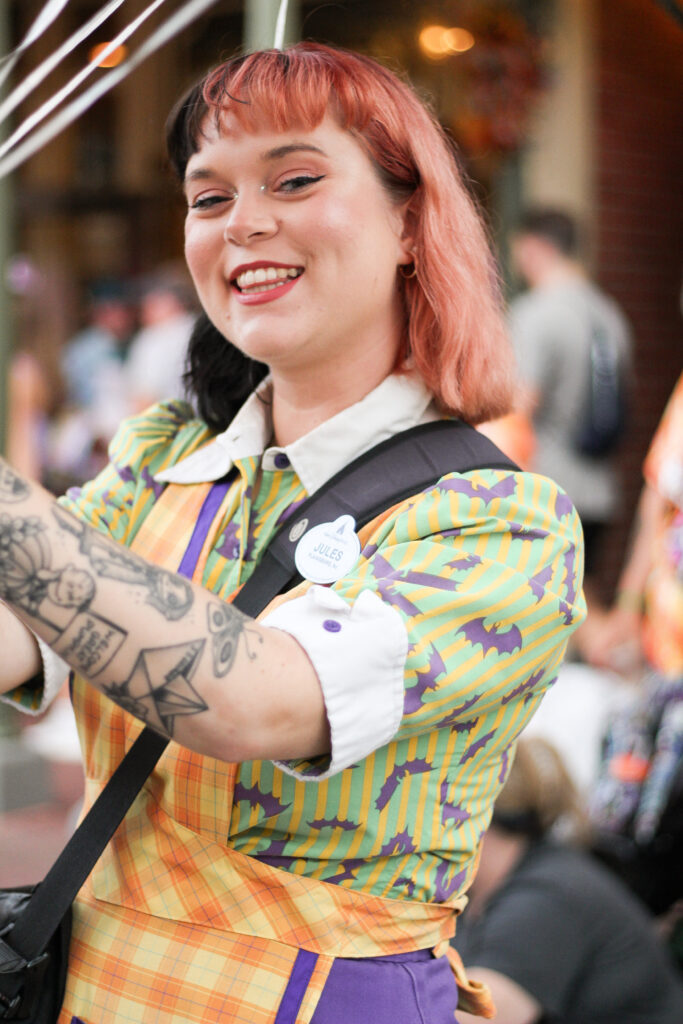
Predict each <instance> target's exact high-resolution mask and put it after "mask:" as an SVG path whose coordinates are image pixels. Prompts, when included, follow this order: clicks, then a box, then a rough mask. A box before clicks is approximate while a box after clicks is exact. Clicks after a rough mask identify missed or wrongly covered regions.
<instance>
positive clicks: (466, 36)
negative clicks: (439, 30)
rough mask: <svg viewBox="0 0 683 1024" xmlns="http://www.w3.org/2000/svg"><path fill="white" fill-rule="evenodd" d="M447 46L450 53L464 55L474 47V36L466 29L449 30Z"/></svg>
mask: <svg viewBox="0 0 683 1024" xmlns="http://www.w3.org/2000/svg"><path fill="white" fill-rule="evenodd" d="M446 45H447V47H448V52H449V53H464V52H465V50H471V49H472V47H473V46H474V36H473V35H472V33H471V32H468V31H467V29H466V28H448V29H446Z"/></svg>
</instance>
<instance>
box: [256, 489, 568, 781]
mask: <svg viewBox="0 0 683 1024" xmlns="http://www.w3.org/2000/svg"><path fill="white" fill-rule="evenodd" d="M363 541H364V546H363V550H362V552H361V558H360V561H359V562H358V564H357V566H356V568H355V569H354V571H353V572H352V573H351V574H349V575H348V576H345V577H344V578H343V579H341V580H339V581H338V582H337V583H335V584H333V586H332V587H331V588H330V589H329V591H328V594H327V596H326V597H325V598H324V599H323V598H322V597H321V593H324V588H314V590H313V592H312V593H311V592H309V594H308V595H307V596H306V597H297V598H295V599H294V600H293V601H291V602H290V603H289V604H290V606H289V608H288V607H287V603H284V604H283V605H280V606H279V607H278V608H277V609H276V610H275V612H274V613H272V614H271V616H267V617H266V618H265V619H264V622H265V623H266V624H268V625H273V626H277V628H283V629H285V630H286V631H288V632H290V633H291V634H292V635H294V636H295V637H296V639H297V640H298V642H299V643H300V644H301V646H302V647H303V648H304V649H305V650H306V651H307V653H308V654H309V656H310V657H311V660H312V662H313V664H314V666H315V668H316V671H317V672H318V676H319V679H320V682H321V687H322V690H323V694H324V697H325V701H326V706H327V711H328V717H329V721H330V729H331V736H332V753H331V755H330V757H328V758H326V759H325V758H317V759H314V760H310V761H307V760H304V761H297V762H286V763H285V764H284V765H282V766H281V767H283V768H284V770H286V771H290V772H292V773H294V774H296V775H297V776H298V777H302V778H306V779H316V778H318V779H321V778H326V777H328V776H329V775H330V774H333V773H334V771H335V770H340V769H341V768H342V767H346V762H347V761H348V758H349V757H351V759H352V760H355V759H357V758H358V757H359V756H367V755H368V754H369V753H371V752H372V750H375V749H378V747H379V746H381V745H383V744H384V743H386V742H387V741H388V740H393V739H405V738H410V737H411V736H419V735H423V734H425V733H428V732H431V731H432V730H438V729H442V728H446V727H450V728H455V729H458V728H459V727H463V728H464V727H465V725H467V726H468V727H469V726H471V725H472V723H473V722H476V721H477V720H482V721H484V720H487V721H490V716H491V713H492V712H496V710H497V709H500V710H501V715H504V713H505V709H506V706H510V707H514V706H519V705H520V704H526V703H527V702H532V701H533V700H534V699H539V696H540V694H542V693H543V692H544V691H545V689H546V688H547V687H548V686H549V685H550V683H551V682H552V681H553V680H554V678H555V676H556V673H557V669H558V667H559V664H560V662H561V659H562V655H563V653H564V649H565V647H566V642H567V639H568V637H569V635H570V633H571V631H572V630H573V629H574V628H576V626H577V625H578V624H579V623H580V622H581V621H582V619H583V617H584V614H585V607H584V603H583V597H582V594H581V580H582V573H583V558H582V543H581V527H580V523H579V520H578V517H577V515H576V512H575V510H574V508H573V506H572V504H571V502H570V501H569V499H568V498H567V496H566V495H565V494H564V492H562V491H561V490H560V489H559V488H558V487H557V486H556V485H555V484H554V483H553V482H552V481H550V480H548V479H546V478H544V477H539V476H535V475H532V474H524V473H517V474H511V473H504V472H501V471H494V470H482V471H478V472H475V473H469V474H465V475H460V474H452V475H449V476H448V477H444V478H443V479H442V480H440V481H439V483H438V485H437V486H436V487H435V488H432V489H430V490H429V491H427V492H425V493H424V494H421V495H419V496H417V497H416V498H414V499H411V500H410V501H408V502H405V503H403V504H402V505H401V506H400V507H399V510H398V511H397V512H396V514H393V515H391V516H388V517H386V518H385V519H384V520H383V521H382V522H381V523H379V524H378V525H377V526H376V528H375V529H374V530H372V532H370V534H369V535H368V534H367V533H365V534H364V535H363ZM340 599H341V601H343V603H344V604H346V605H347V606H348V608H350V609H352V610H355V613H351V614H349V613H345V614H343V615H342V614H341V612H340V609H341V608H342V607H343V605H340V604H339V603H338V602H339V600H340ZM361 601H362V603H361ZM333 602H337V603H333ZM391 613H393V614H391ZM326 622H327V623H328V624H327V626H326V625H325V623H326ZM399 625H400V626H402V629H399ZM400 662H402V667H401V668H400V670H399V663H400ZM399 674H400V686H399ZM531 706H532V707H533V705H531ZM367 716H372V721H371V722H367V721H366V718H367ZM394 724H395V728H394ZM392 729H393V733H392V731H391V730H392ZM485 739H486V737H481V740H482V742H483V741H484V740H485ZM348 763H350V762H348Z"/></svg>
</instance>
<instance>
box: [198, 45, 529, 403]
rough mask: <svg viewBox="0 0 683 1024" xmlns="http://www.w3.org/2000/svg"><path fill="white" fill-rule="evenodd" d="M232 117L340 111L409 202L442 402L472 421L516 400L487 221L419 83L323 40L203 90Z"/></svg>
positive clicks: (274, 120) (416, 312) (226, 73)
mask: <svg viewBox="0 0 683 1024" xmlns="http://www.w3.org/2000/svg"><path fill="white" fill-rule="evenodd" d="M201 96H202V99H203V102H204V103H206V104H208V106H209V107H210V108H213V109H214V111H215V113H216V118H217V120H218V122H219V123H220V117H221V113H222V112H223V111H226V110H228V109H229V111H230V113H231V114H232V115H234V116H235V117H236V118H237V120H238V122H239V123H240V125H241V126H242V127H243V128H246V129H253V128H254V127H255V126H256V125H257V124H262V123H264V122H265V123H267V124H269V125H270V126H272V127H273V128H274V129H275V130H276V131H282V130H285V129H289V128H291V127H295V126H296V127H299V126H300V127H302V128H313V127H315V126H316V125H318V124H319V123H320V122H321V121H322V119H323V118H324V117H325V115H326V114H327V113H328V111H332V113H333V114H334V115H335V116H336V118H337V119H338V121H339V124H340V125H341V127H343V128H344V129H346V130H347V131H350V132H352V133H353V134H354V136H356V137H357V139H358V141H359V142H360V143H361V144H362V145H363V146H364V147H365V149H366V152H367V153H368V155H369V157H370V159H371V160H372V162H373V164H374V165H375V167H376V169H377V172H378V174H379V176H380V179H381V181H382V182H383V184H384V185H385V187H386V189H387V191H388V193H389V194H390V195H391V196H392V197H393V198H394V199H395V201H397V202H401V203H404V202H406V201H408V215H407V216H408V230H409V233H410V234H411V236H412V237H413V239H414V243H413V254H414V264H415V271H416V273H415V276H414V277H412V278H408V279H407V280H401V286H402V288H403V295H404V301H405V308H406V335H405V345H404V351H403V352H402V353H401V356H400V365H403V366H405V365H406V364H407V362H408V360H409V364H410V365H412V366H414V367H415V369H416V370H417V372H418V373H419V374H420V376H421V377H422V379H423V380H424V382H425V384H426V385H427V387H428V388H429V389H430V390H431V391H432V393H433V394H434V395H435V397H436V399H437V401H438V402H439V404H440V405H441V407H442V408H443V409H444V410H446V411H448V412H451V413H453V414H455V415H457V416H460V417H462V418H463V419H465V420H467V421H468V422H470V423H479V422H482V421H484V420H488V419H494V418H496V417H498V416H501V415H502V414H504V413H505V412H507V411H508V410H509V408H510V405H511V397H512V389H513V387H514V381H515V371H514V359H513V356H512V351H511V348H510V344H509V341H508V337H507V333H506V329H505V323H504V318H503V312H502V301H501V297H500V290H499V286H498V278H497V273H496V270H495V264H494V260H493V257H492V255H491V250H490V247H489V244H488V240H487V236H486V231H485V229H484V226H483V223H482V219H481V217H480V215H479V213H478V212H477V210H476V208H475V205H474V203H473V201H472V198H471V196H470V195H469V193H468V191H467V189H466V187H465V185H464V183H463V180H462V176H461V173H460V171H459V169H458V166H457V163H456V160H455V157H454V154H453V151H452V147H451V145H450V143H449V142H448V140H447V138H446V136H445V134H444V132H443V130H442V129H441V127H440V125H439V124H438V122H437V121H436V119H435V118H434V116H433V115H432V114H431V113H430V112H429V111H428V110H427V109H426V107H425V106H424V104H423V103H422V102H421V101H420V100H419V99H418V97H417V96H416V94H415V93H414V91H413V90H412V88H411V87H410V86H409V85H407V84H405V83H404V82H403V81H401V79H399V78H398V77H397V76H396V75H395V74H393V73H392V72H390V71H389V70H387V69H386V68H384V67H382V65H381V64H378V63H377V62H376V61H374V60H372V59H371V58H369V57H365V56H362V55H360V54H355V53H350V52H348V51H344V50H338V49H334V48H332V47H329V46H324V45H322V44H318V43H297V44H296V45H294V46H292V47H289V48H288V49H287V50H285V51H278V50H266V51H260V52H257V53H252V54H247V55H246V56H241V57H237V58H234V59H233V60H231V61H228V62H226V63H225V64H222V65H221V66H220V67H218V68H217V69H216V70H214V71H213V72H211V73H210V74H209V75H208V76H207V78H206V79H205V81H204V85H203V90H202V92H201Z"/></svg>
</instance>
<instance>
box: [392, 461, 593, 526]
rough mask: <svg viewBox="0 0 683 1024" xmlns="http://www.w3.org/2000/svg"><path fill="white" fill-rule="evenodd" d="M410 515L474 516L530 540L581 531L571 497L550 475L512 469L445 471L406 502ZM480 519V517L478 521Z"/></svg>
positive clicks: (465, 519)
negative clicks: (495, 523)
mask: <svg viewBox="0 0 683 1024" xmlns="http://www.w3.org/2000/svg"><path fill="white" fill-rule="evenodd" d="M410 510H411V512H412V515H413V517H414V516H415V514H416V513H419V512H421V513H424V515H425V516H428V517H429V519H430V521H432V522H434V517H435V514H436V516H437V519H438V520H441V519H442V518H444V519H445V520H446V521H448V520H455V521H456V522H457V523H458V524H459V525H461V526H462V525H464V524H465V523H467V522H471V521H473V520H476V521H477V522H478V523H479V524H480V525H485V526H486V527H487V528H489V529H490V528H492V527H493V525H494V520H495V521H497V526H496V527H495V528H496V530H497V531H500V530H501V529H509V530H510V531H511V532H512V533H513V535H517V536H519V537H522V538H527V539H529V540H533V539H542V538H543V537H546V536H547V535H548V533H549V532H552V533H557V532H560V533H562V534H572V535H574V536H575V537H576V538H577V539H578V538H580V535H581V526H580V521H579V517H578V515H577V512H576V509H575V507H574V504H573V502H572V500H571V498H570V497H569V496H568V495H567V493H566V492H565V491H564V490H563V489H562V488H561V487H560V485H559V484H557V483H556V482H555V481H554V480H551V479H550V478H549V477H546V476H541V475H539V474H538V473H531V472H528V471H525V470H515V469H487V468H485V467H484V468H481V469H475V470H470V471H469V472H466V473H457V472H454V473H447V474H445V475H444V476H442V477H440V478H439V480H437V481H436V483H435V484H433V485H431V486H430V487H428V488H426V489H425V490H424V491H422V492H421V494H419V495H417V496H416V497H415V498H414V499H413V500H412V501H411V502H410ZM482 521H483V522H482Z"/></svg>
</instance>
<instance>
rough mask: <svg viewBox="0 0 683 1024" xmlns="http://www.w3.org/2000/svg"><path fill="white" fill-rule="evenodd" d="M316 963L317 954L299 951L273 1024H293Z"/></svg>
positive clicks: (304, 950)
mask: <svg viewBox="0 0 683 1024" xmlns="http://www.w3.org/2000/svg"><path fill="white" fill-rule="evenodd" d="M317 962H318V954H317V953H309V951H308V950H307V949H300V950H299V952H298V953H297V955H296V960H295V961H294V966H293V967H292V973H291V974H290V976H289V981H288V982H287V988H286V989H285V994H284V995H283V997H282V1002H281V1003H280V1006H279V1008H278V1011H277V1017H276V1018H275V1021H274V1024H294V1022H295V1021H296V1017H297V1014H298V1012H299V1007H300V1006H301V1002H302V1000H303V998H304V996H305V994H306V989H307V988H308V983H309V981H310V980H311V975H312V974H313V970H314V968H315V965H316V963H317Z"/></svg>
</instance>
